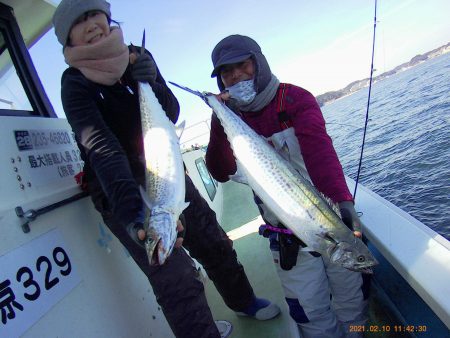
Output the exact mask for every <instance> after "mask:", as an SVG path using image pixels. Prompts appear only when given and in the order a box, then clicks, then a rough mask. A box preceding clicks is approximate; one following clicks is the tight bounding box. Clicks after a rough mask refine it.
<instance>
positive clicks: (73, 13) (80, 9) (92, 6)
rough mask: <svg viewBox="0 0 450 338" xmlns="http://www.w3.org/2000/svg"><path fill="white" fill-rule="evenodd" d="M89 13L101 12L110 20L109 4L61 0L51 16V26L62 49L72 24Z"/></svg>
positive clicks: (82, 0)
mask: <svg viewBox="0 0 450 338" xmlns="http://www.w3.org/2000/svg"><path fill="white" fill-rule="evenodd" d="M89 11H102V12H103V13H105V14H106V16H107V17H108V18H111V11H110V4H109V3H108V2H106V1H105V0H62V1H61V3H60V4H59V5H58V7H57V8H56V11H55V14H54V15H53V26H55V34H56V37H57V38H58V41H59V43H60V44H61V45H63V47H64V46H65V45H66V43H67V39H68V38H69V33H70V29H71V28H72V25H73V23H74V22H75V20H76V19H78V17H80V16H81V15H82V14H84V13H86V12H89Z"/></svg>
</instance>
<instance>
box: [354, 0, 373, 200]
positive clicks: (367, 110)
mask: <svg viewBox="0 0 450 338" xmlns="http://www.w3.org/2000/svg"><path fill="white" fill-rule="evenodd" d="M376 28H377V0H375V15H374V18H373V41H372V64H371V65H370V80H369V95H368V97H367V109H366V121H365V124H364V134H363V140H362V145H361V154H360V156H359V165H358V174H357V175H356V184H355V191H354V192H353V199H356V190H357V189H358V181H359V175H360V173H361V165H362V159H363V152H364V145H365V143H366V133H367V123H368V122H369V107H370V93H371V91H372V77H373V59H374V54H375V32H376Z"/></svg>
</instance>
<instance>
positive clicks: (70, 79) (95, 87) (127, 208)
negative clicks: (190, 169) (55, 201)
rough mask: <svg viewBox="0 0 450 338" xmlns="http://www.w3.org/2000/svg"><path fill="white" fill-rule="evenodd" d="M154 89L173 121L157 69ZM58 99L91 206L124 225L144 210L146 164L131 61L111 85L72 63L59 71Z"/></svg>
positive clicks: (174, 107) (172, 101)
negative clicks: (77, 152) (93, 78)
mask: <svg viewBox="0 0 450 338" xmlns="http://www.w3.org/2000/svg"><path fill="white" fill-rule="evenodd" d="M147 53H149V52H147ZM149 54H150V53H149ZM150 55H151V54H150ZM152 88H153V91H154V92H155V94H156V97H157V98H158V101H159V103H160V104H161V105H162V107H163V109H164V110H165V111H166V114H167V116H168V117H169V118H170V119H171V120H172V121H173V122H174V123H175V122H176V121H177V119H178V114H179V110H180V108H179V104H178V101H177V99H176V97H175V96H174V95H173V93H172V92H171V91H170V89H169V88H168V87H167V85H166V82H165V81H164V79H163V77H162V76H161V74H160V72H159V70H158V75H157V79H156V83H155V84H154V85H152ZM61 99H62V104H63V108H64V111H65V113H66V117H67V120H68V122H69V124H70V125H71V127H72V130H73V132H74V133H75V137H76V140H77V142H78V147H79V148H80V151H81V157H82V158H83V160H84V162H85V164H84V173H85V178H86V180H87V184H88V190H89V192H90V194H91V197H92V200H93V202H94V205H95V207H96V208H97V210H98V211H100V212H101V213H102V216H103V217H104V218H108V219H111V217H113V219H114V221H117V222H120V223H122V224H128V223H130V222H132V221H134V220H135V218H136V217H137V215H138V213H139V211H140V210H141V209H142V200H141V197H140V194H139V185H144V183H145V166H144V162H143V158H144V155H143V154H144V153H143V142H142V130H141V120H140V110H139V98H138V91H137V84H136V82H135V81H133V80H132V79H131V75H130V65H128V68H127V70H126V71H125V73H124V75H123V76H122V78H121V81H120V82H117V83H116V84H114V85H112V86H106V85H101V84H98V83H95V82H92V81H90V80H88V79H87V78H86V77H85V76H84V75H83V74H82V73H81V72H80V71H79V70H78V69H76V68H72V67H70V68H68V69H66V70H65V71H64V73H63V75H62V79H61Z"/></svg>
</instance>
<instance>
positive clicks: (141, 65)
mask: <svg viewBox="0 0 450 338" xmlns="http://www.w3.org/2000/svg"><path fill="white" fill-rule="evenodd" d="M157 75H158V71H157V70H156V63H155V61H154V60H153V58H152V57H151V56H150V55H148V54H146V53H144V54H142V55H139V56H138V57H137V58H136V60H135V61H134V63H133V64H132V65H131V77H132V78H133V80H135V81H140V82H148V83H150V84H152V83H154V82H155V81H156V76H157Z"/></svg>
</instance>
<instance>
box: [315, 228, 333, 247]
mask: <svg viewBox="0 0 450 338" xmlns="http://www.w3.org/2000/svg"><path fill="white" fill-rule="evenodd" d="M316 236H318V237H320V238H323V239H324V240H326V241H328V242H331V243H334V244H338V242H337V241H336V240H335V239H334V238H333V236H334V234H333V233H332V232H330V231H323V232H319V233H317V234H316Z"/></svg>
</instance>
